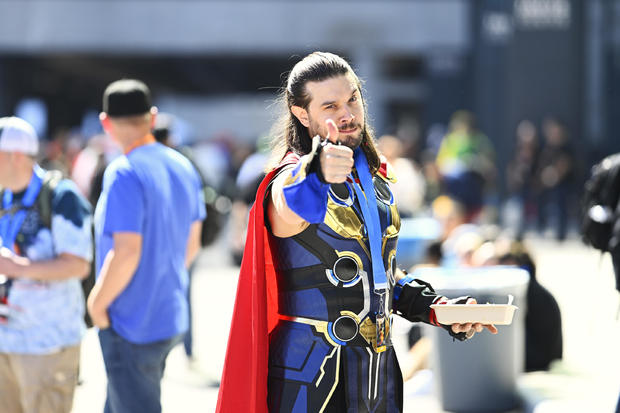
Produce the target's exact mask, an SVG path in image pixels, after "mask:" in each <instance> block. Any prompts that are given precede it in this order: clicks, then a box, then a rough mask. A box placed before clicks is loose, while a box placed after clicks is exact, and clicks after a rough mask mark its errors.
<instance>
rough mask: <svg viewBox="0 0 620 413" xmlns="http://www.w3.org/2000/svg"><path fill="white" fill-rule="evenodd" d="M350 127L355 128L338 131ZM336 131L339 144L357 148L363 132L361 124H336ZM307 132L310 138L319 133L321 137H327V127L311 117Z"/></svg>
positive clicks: (353, 148)
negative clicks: (348, 131) (347, 131)
mask: <svg viewBox="0 0 620 413" xmlns="http://www.w3.org/2000/svg"><path fill="white" fill-rule="evenodd" d="M351 129H355V131H354V132H353V133H347V134H344V133H342V132H340V131H342V130H351ZM338 131H339V132H340V134H339V135H338V142H340V144H341V145H345V146H348V147H349V148H351V149H352V150H355V149H357V148H358V147H359V146H360V145H361V143H362V140H363V133H364V128H363V125H361V124H359V123H357V122H351V123H347V124H345V125H340V126H338ZM308 132H309V133H310V137H311V138H312V137H314V136H316V135H320V136H321V137H322V138H323V139H325V138H326V137H327V127H326V126H325V125H319V124H318V123H317V122H314V121H313V120H312V119H310V127H309V128H308Z"/></svg>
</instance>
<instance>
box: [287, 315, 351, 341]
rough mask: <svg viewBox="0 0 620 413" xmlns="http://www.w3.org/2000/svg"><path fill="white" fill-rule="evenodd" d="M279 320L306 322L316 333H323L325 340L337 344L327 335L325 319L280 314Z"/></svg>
mask: <svg viewBox="0 0 620 413" xmlns="http://www.w3.org/2000/svg"><path fill="white" fill-rule="evenodd" d="M280 320H285V321H292V322H294V323H301V324H308V325H311V326H313V327H314V329H315V330H316V332H317V333H321V334H323V336H324V337H325V340H327V341H328V342H329V344H331V345H332V346H339V344H338V343H336V342H335V341H334V340H332V338H331V337H330V336H329V333H328V332H327V324H328V323H327V321H323V320H314V319H312V318H304V317H291V316H288V315H282V314H280Z"/></svg>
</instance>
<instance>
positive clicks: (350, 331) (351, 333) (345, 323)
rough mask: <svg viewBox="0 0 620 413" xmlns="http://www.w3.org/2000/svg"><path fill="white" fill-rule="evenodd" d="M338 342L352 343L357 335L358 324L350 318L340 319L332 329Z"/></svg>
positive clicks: (343, 317)
mask: <svg viewBox="0 0 620 413" xmlns="http://www.w3.org/2000/svg"><path fill="white" fill-rule="evenodd" d="M332 329H333V332H334V335H335V336H336V338H337V339H338V340H342V341H350V340H352V339H353V338H354V337H355V336H356V335H357V323H356V322H355V320H354V319H353V318H351V317H348V316H342V317H338V319H337V320H336V321H334V325H333V327H332Z"/></svg>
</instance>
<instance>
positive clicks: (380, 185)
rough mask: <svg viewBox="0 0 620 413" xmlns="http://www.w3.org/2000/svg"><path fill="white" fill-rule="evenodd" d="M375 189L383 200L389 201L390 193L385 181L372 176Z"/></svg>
mask: <svg viewBox="0 0 620 413" xmlns="http://www.w3.org/2000/svg"><path fill="white" fill-rule="evenodd" d="M374 184H375V191H376V192H377V195H378V196H379V198H381V199H382V200H383V201H385V202H390V200H391V199H392V193H391V192H390V187H389V186H388V184H387V182H385V181H384V180H383V179H380V178H374Z"/></svg>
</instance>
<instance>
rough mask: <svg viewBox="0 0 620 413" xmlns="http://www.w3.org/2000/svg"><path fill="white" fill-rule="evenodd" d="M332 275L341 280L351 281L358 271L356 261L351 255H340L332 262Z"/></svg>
mask: <svg viewBox="0 0 620 413" xmlns="http://www.w3.org/2000/svg"><path fill="white" fill-rule="evenodd" d="M333 271H334V276H335V277H336V278H338V279H339V280H340V281H342V282H345V283H346V282H349V281H352V280H353V279H354V278H355V277H357V274H358V272H359V268H358V267H357V262H355V260H354V259H353V258H351V257H340V258H338V259H337V260H336V263H335V264H334V269H333Z"/></svg>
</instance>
